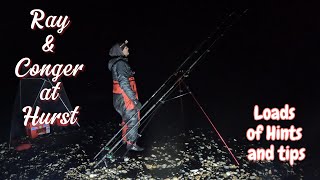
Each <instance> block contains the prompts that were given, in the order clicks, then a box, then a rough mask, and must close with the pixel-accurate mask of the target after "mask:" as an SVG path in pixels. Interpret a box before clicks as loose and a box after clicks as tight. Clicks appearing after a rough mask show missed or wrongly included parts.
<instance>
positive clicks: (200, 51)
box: [94, 9, 248, 168]
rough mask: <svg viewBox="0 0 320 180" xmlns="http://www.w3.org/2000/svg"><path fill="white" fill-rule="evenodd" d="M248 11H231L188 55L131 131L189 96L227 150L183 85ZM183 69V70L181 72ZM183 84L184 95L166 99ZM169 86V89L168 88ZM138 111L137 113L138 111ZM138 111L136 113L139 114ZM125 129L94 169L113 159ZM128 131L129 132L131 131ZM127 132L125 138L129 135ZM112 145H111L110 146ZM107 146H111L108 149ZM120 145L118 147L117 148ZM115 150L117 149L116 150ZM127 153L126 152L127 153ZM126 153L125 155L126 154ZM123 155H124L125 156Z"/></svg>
mask: <svg viewBox="0 0 320 180" xmlns="http://www.w3.org/2000/svg"><path fill="white" fill-rule="evenodd" d="M247 10H248V9H246V10H244V11H243V12H241V13H240V15H239V14H237V13H236V12H235V11H233V12H232V13H230V14H229V15H228V16H227V18H226V19H225V20H224V21H223V22H222V24H221V25H220V26H219V27H218V28H217V30H216V31H215V32H214V33H211V34H210V35H209V36H208V38H207V39H206V40H204V41H203V42H202V43H201V44H200V45H199V47H198V48H196V50H195V51H193V52H192V53H191V55H189V56H188V57H187V58H186V60H185V61H184V62H183V63H182V64H181V65H180V66H179V67H178V69H177V70H176V71H175V73H173V74H172V75H171V76H170V77H169V78H168V79H167V80H166V81H165V82H164V83H163V84H162V86H160V88H159V89H158V90H157V91H156V92H155V93H154V94H153V95H152V96H151V97H150V98H149V99H148V100H147V101H146V102H145V103H144V104H143V106H142V107H141V109H140V110H145V107H146V106H147V105H149V104H151V103H150V102H151V101H153V100H154V99H155V97H156V96H158V95H159V94H160V92H164V93H163V95H162V96H161V97H160V98H159V99H158V100H157V101H156V102H155V103H153V104H151V107H150V108H148V110H147V112H146V113H144V116H143V117H142V118H141V119H140V122H139V123H137V124H136V125H135V126H134V127H132V129H131V130H133V129H134V128H136V127H140V126H142V125H143V124H145V123H146V124H145V126H144V128H143V129H142V130H141V131H140V134H141V133H142V132H143V131H144V129H145V127H146V126H147V125H148V124H149V122H150V121H151V119H152V118H150V116H152V115H153V114H154V113H155V112H156V111H157V110H158V108H159V107H161V105H162V104H164V103H165V102H167V101H169V100H173V99H177V98H179V97H182V96H185V95H187V94H191V95H192V97H193V99H194V100H195V102H196V103H197V105H198V106H199V107H200V109H201V110H202V112H203V113H204V114H205V116H206V117H207V119H208V120H209V122H210V124H211V126H212V127H213V129H214V130H215V131H216V132H217V134H218V135H219V137H220V138H221V140H222V142H223V143H224V145H225V146H226V147H227V148H228V146H227V144H226V143H225V141H224V140H223V138H222V137H221V135H220V133H219V132H218V130H217V129H216V128H215V126H214V125H213V123H212V122H211V120H210V118H209V116H208V115H207V114H206V113H205V111H204V110H203V108H202V107H201V105H200V104H199V102H198V101H197V99H196V98H195V96H194V95H193V93H192V92H191V91H190V88H189V86H187V85H186V83H184V79H185V78H187V77H188V76H189V75H190V72H191V70H192V69H193V68H194V67H195V65H196V64H197V63H198V62H199V61H200V60H201V59H203V58H204V56H205V55H206V54H207V53H209V52H211V51H210V49H211V48H212V47H213V46H214V45H215V44H216V42H217V41H218V40H219V39H220V38H221V37H223V35H224V33H225V31H226V30H227V29H228V28H229V27H231V26H232V24H233V21H234V18H238V17H241V16H242V15H243V14H245V13H246V12H247ZM195 55H199V56H198V57H197V58H196V59H195V60H194V61H193V62H192V63H191V65H190V64H189V65H187V62H189V61H190V59H192V57H193V56H195ZM183 69H185V70H183ZM170 83H171V84H172V85H171V86H169V84H170ZM181 84H183V85H184V86H185V87H186V89H187V91H188V92H187V93H184V94H180V95H179V96H176V97H174V98H171V99H167V98H168V96H169V95H170V94H171V93H172V92H173V90H174V89H176V88H177V87H178V85H181ZM168 86H169V88H168ZM140 110H139V111H140ZM139 111H138V112H139ZM138 112H137V113H135V114H134V115H133V116H132V117H134V116H136V115H137V114H138ZM132 117H131V118H130V119H129V121H128V122H127V123H126V124H128V123H129V122H130V121H131V119H132ZM148 117H149V119H148V120H145V119H146V118H148ZM124 127H125V125H124V126H123V127H122V128H121V129H120V130H119V131H118V132H117V133H116V134H115V135H114V136H113V138H112V139H110V140H109V142H108V143H107V144H106V145H105V146H104V147H103V148H102V149H101V150H100V151H99V153H98V154H97V155H96V156H95V157H94V159H96V158H97V157H98V156H99V155H100V154H101V153H102V152H103V151H108V152H107V153H106V154H105V155H104V156H103V157H102V158H101V159H100V160H99V161H98V162H97V163H96V164H95V166H94V168H96V167H97V166H98V165H99V164H101V163H102V162H104V163H105V166H107V162H106V159H111V160H112V159H113V155H114V154H115V152H117V151H118V150H119V149H120V147H121V146H122V145H123V143H122V144H121V145H120V143H121V142H122V141H123V137H122V138H121V137H120V138H118V139H119V140H117V141H115V142H114V143H112V142H113V141H114V140H115V139H116V138H117V137H118V135H119V134H120V132H121V131H122V129H123V128H124ZM131 130H130V131H131ZM130 131H129V132H127V133H126V134H125V135H124V137H125V136H127V135H128V134H129V133H130ZM111 143H112V144H111ZM109 145H111V146H110V147H109ZM119 145H120V147H118V146H119ZM117 147H118V148H117ZM116 148H117V149H116ZM228 151H229V153H230V154H231V155H232V157H233V158H234V160H235V162H236V163H237V165H239V163H238V161H237V160H236V158H235V156H234V155H233V154H232V152H231V151H230V148H228ZM127 152H128V151H127ZM127 152H126V153H127ZM126 153H125V154H126Z"/></svg>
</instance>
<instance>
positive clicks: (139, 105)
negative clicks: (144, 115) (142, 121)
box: [133, 100, 142, 110]
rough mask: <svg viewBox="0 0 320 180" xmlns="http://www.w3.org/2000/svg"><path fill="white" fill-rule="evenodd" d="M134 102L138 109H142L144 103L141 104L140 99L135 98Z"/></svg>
mask: <svg viewBox="0 0 320 180" xmlns="http://www.w3.org/2000/svg"><path fill="white" fill-rule="evenodd" d="M133 104H134V108H135V109H136V110H140V109H141V107H142V104H141V103H140V101H138V100H134V101H133Z"/></svg>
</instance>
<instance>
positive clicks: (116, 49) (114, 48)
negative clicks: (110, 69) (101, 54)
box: [109, 43, 124, 57]
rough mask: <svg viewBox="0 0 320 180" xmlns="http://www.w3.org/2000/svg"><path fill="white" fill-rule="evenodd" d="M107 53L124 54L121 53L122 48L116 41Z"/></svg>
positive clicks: (116, 55)
mask: <svg viewBox="0 0 320 180" xmlns="http://www.w3.org/2000/svg"><path fill="white" fill-rule="evenodd" d="M109 55H110V56H111V57H119V56H124V54H123V53H122V49H121V47H120V45H119V44H118V43H116V44H115V45H113V46H112V47H111V49H110V50H109Z"/></svg>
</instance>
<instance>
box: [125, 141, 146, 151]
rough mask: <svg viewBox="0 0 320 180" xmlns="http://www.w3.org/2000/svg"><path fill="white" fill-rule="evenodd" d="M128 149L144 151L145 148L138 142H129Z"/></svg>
mask: <svg viewBox="0 0 320 180" xmlns="http://www.w3.org/2000/svg"><path fill="white" fill-rule="evenodd" d="M127 150H129V151H143V150H144V148H142V147H140V146H138V145H137V144H136V143H127Z"/></svg>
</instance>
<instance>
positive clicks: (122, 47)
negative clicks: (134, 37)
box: [120, 40, 128, 50]
mask: <svg viewBox="0 0 320 180" xmlns="http://www.w3.org/2000/svg"><path fill="white" fill-rule="evenodd" d="M127 44H128V40H125V41H124V43H122V44H121V45H120V48H121V49H122V50H123V49H124V47H126V46H127Z"/></svg>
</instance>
